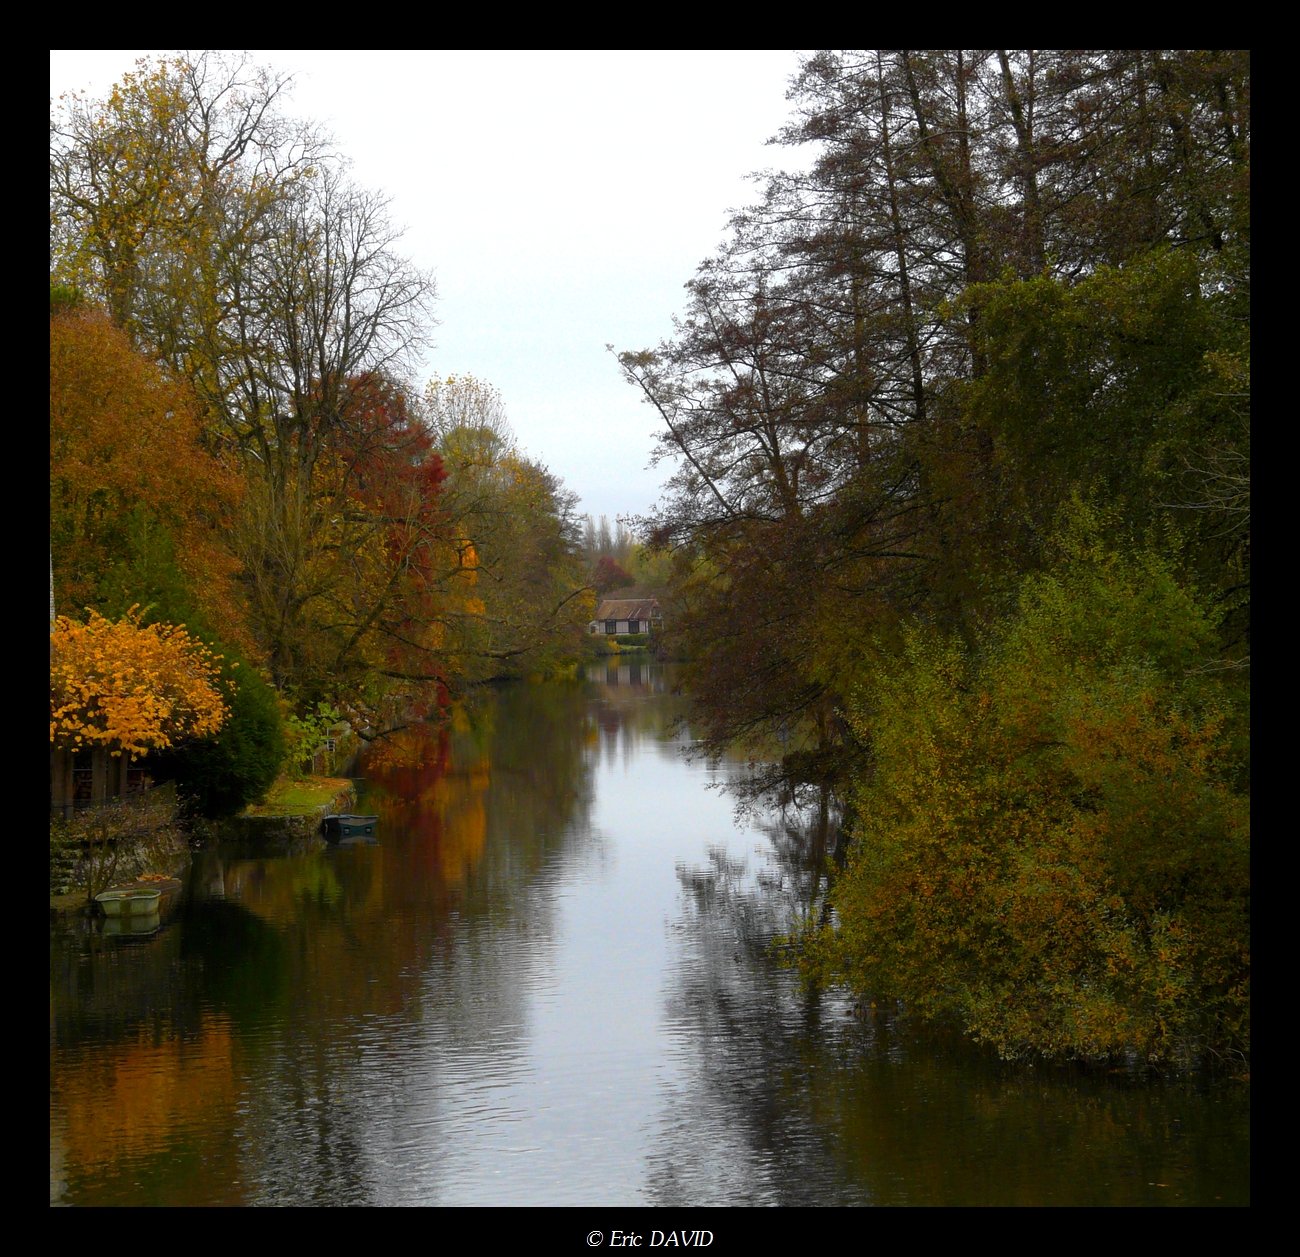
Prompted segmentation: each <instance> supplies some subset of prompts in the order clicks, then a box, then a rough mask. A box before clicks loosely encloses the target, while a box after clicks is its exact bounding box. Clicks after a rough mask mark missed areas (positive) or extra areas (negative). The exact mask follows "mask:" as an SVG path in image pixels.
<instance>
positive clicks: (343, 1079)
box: [51, 662, 1248, 1205]
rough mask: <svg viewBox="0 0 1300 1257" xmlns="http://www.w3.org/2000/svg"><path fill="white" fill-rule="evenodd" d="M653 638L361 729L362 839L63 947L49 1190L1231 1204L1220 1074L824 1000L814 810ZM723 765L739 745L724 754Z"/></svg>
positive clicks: (477, 1199) (257, 868) (253, 857)
mask: <svg viewBox="0 0 1300 1257" xmlns="http://www.w3.org/2000/svg"><path fill="white" fill-rule="evenodd" d="M670 689H671V687H670V685H669V679H668V677H667V676H666V675H665V673H664V672H663V670H662V669H661V668H659V667H658V666H657V665H653V664H649V663H644V662H643V663H638V664H635V665H633V664H624V663H619V664H617V665H616V666H614V668H613V671H612V672H611V671H610V669H608V668H606V667H604V666H603V665H602V667H601V668H600V669H599V670H598V671H597V673H596V675H595V677H594V678H592V679H591V680H590V681H589V683H588V684H586V685H568V686H558V685H557V686H531V687H529V686H518V687H512V688H510V689H508V690H503V691H500V692H495V693H492V694H488V695H485V697H484V700H483V701H482V702H481V703H480V704H478V705H477V707H476V708H474V709H471V710H466V711H464V712H462V713H459V714H458V716H457V717H456V719H455V720H454V721H453V722H452V723H451V724H450V725H449V726H448V727H446V728H442V729H432V728H422V729H418V730H410V731H408V732H407V733H406V734H405V735H404V736H403V737H401V738H399V739H396V740H394V741H393V742H391V743H389V744H387V745H385V746H383V747H381V748H376V750H375V751H374V752H373V753H372V754H371V755H370V757H369V758H368V759H367V762H366V765H365V771H366V774H367V789H366V793H365V795H364V798H363V800H362V810H364V811H366V812H374V813H375V814H377V815H378V816H379V817H380V823H379V826H378V830H377V839H378V841H377V843H358V844H354V845H346V846H345V845H342V844H340V845H338V846H336V847H332V848H327V847H317V848H315V849H313V850H309V851H298V852H294V853H290V854H285V855H279V856H276V855H271V854H267V853H260V854H259V853H256V852H251V851H247V850H237V849H233V848H232V849H226V850H222V851H215V852H206V853H203V854H202V855H201V856H199V857H196V860H195V864H194V868H193V870H192V873H191V876H190V877H189V878H188V879H187V896H188V898H187V902H186V903H185V904H184V906H183V911H182V912H181V913H180V914H179V915H178V916H177V917H175V918H174V919H172V920H170V921H167V922H164V924H163V925H162V928H161V929H160V930H159V931H158V933H157V934H156V935H154V936H153V937H152V938H151V939H149V940H148V941H145V942H136V943H130V942H124V941H123V940H117V939H108V938H104V937H102V936H100V935H97V934H95V933H93V932H91V931H87V930H84V929H82V928H74V929H71V930H67V931H56V932H55V933H54V934H53V935H52V948H51V1010H52V1019H51V1198H52V1200H57V1201H59V1202H62V1203H71V1204H287V1203H302V1204H317V1203H318V1204H371V1205H375V1204H584V1203H586V1204H591V1203H598V1204H635V1203H654V1204H707V1203H726V1204H749V1203H752V1204H803V1203H819V1204H849V1203H852V1204H864V1203H880V1204H911V1203H989V1204H991V1203H1036V1204H1042V1203H1067V1202H1068V1203H1170V1204H1173V1203H1179V1204H1183V1203H1214V1202H1215V1201H1216V1200H1223V1201H1225V1202H1234V1203H1240V1202H1243V1201H1244V1200H1246V1199H1247V1196H1246V1192H1247V1188H1246V1183H1247V1179H1248V1167H1247V1165H1246V1152H1245V1149H1246V1146H1247V1138H1248V1126H1247V1117H1246V1107H1245V1101H1244V1098H1243V1097H1241V1096H1240V1095H1239V1094H1238V1093H1236V1092H1231V1091H1230V1092H1208V1093H1205V1094H1201V1093H1197V1092H1196V1091H1195V1090H1194V1089H1191V1088H1181V1087H1178V1086H1174V1085H1169V1086H1165V1087H1160V1086H1155V1087H1152V1086H1147V1085H1142V1086H1132V1085H1128V1084H1125V1083H1124V1081H1123V1080H1115V1079H1108V1078H1100V1079H1098V1078H1087V1077H1084V1078H1079V1077H1075V1076H1074V1075H1070V1074H1056V1073H1049V1074H1043V1073H1024V1072H1023V1071H1012V1070H1006V1069H1003V1068H1000V1067H998V1066H996V1065H994V1064H990V1063H989V1062H986V1061H984V1060H983V1059H982V1058H979V1057H972V1055H971V1054H970V1053H965V1052H961V1051H958V1050H955V1049H954V1048H952V1047H951V1045H946V1044H941V1043H934V1042H923V1041H919V1040H917V1039H916V1038H915V1037H910V1036H909V1035H907V1034H905V1033H904V1032H903V1031H902V1030H901V1029H900V1027H899V1026H898V1025H897V1024H896V1022H895V1021H894V1020H893V1017H892V1013H890V1012H889V1011H888V1010H878V1011H877V1012H875V1013H873V1012H872V1011H871V1010H866V1013H865V1015H864V1016H855V1015H854V1013H855V1010H854V1009H853V1007H852V1005H851V1003H850V1002H849V1001H847V1000H846V999H843V998H840V997H836V996H824V997H820V998H817V997H813V996H811V995H808V994H807V993H805V992H803V991H801V990H800V988H799V986H798V983H797V981H796V980H795V978H794V976H793V974H792V973H791V972H790V971H788V970H786V969H783V968H782V967H781V966H780V964H779V963H778V960H777V959H776V958H775V957H774V956H773V954H772V951H771V949H770V947H769V942H770V940H771V939H772V937H773V936H774V935H778V934H781V933H783V932H786V931H788V930H789V929H790V928H791V926H792V925H793V923H794V922H795V921H796V920H798V919H800V918H801V917H802V916H804V915H806V914H807V913H809V912H815V911H818V910H819V907H820V903H821V890H822V884H823V882H822V879H823V873H824V868H825V863H826V860H827V858H828V857H829V855H830V854H831V853H832V849H833V841H834V825H833V816H831V815H830V814H829V812H828V811H827V810H826V809H819V808H817V807H814V808H812V809H811V810H810V811H808V812H805V813H796V812H794V811H787V812H786V813H784V814H773V815H767V816H763V817H759V818H753V819H751V820H749V821H746V822H745V823H743V824H742V825H740V826H737V825H736V823H735V822H734V819H733V808H732V803H731V800H730V799H729V798H728V797H727V796H726V794H725V793H723V792H722V791H720V790H719V789H717V788H715V787H717V786H719V785H721V784H724V783H725V779H726V772H727V769H726V768H725V767H724V768H723V769H721V770H719V771H717V772H714V771H711V770H710V769H708V768H707V766H705V765H703V764H700V763H690V762H688V761H686V760H685V759H684V758H683V756H682V754H681V752H682V750H683V749H684V748H686V747H688V746H689V745H690V742H691V737H690V732H689V729H686V728H677V730H676V731H675V732H674V731H673V729H674V726H673V723H672V721H673V718H674V717H675V716H677V715H679V714H680V713H679V710H678V707H677V700H676V699H675V698H674V697H673V696H672V694H671V692H670ZM734 770H735V771H740V766H738V765H737V766H734Z"/></svg>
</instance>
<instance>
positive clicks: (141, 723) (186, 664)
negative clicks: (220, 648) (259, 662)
mask: <svg viewBox="0 0 1300 1257" xmlns="http://www.w3.org/2000/svg"><path fill="white" fill-rule="evenodd" d="M89 616H90V618H89V620H88V621H87V622H86V623H85V624H79V623H77V622H76V621H75V620H71V619H69V618H68V617H66V616H59V617H58V619H57V620H56V621H55V623H54V628H53V630H52V631H51V633H50V743H51V745H52V746H54V747H55V748H56V749H61V750H68V751H78V750H81V749H83V748H92V749H93V748H102V749H105V750H107V751H108V752H109V754H110V755H114V756H121V755H128V756H130V757H131V758H132V759H135V758H137V757H138V756H141V755H144V754H146V753H147V752H148V751H151V750H157V749H160V748H162V747H167V746H172V745H174V744H175V743H177V742H179V741H182V740H184V739H187V738H202V737H207V736H208V735H209V734H213V733H216V732H217V730H218V729H220V728H221V726H222V725H223V724H224V723H225V720H226V717H227V716H228V714H229V712H228V709H227V707H226V705H225V702H224V701H223V699H222V696H221V691H220V690H219V689H218V687H217V677H218V658H219V656H214V655H213V654H212V652H211V651H209V650H208V649H207V647H206V646H204V645H203V644H202V642H199V641H197V640H195V639H194V638H193V637H191V636H190V635H189V634H188V633H187V632H186V631H185V628H184V626H183V625H177V624H150V625H142V624H141V623H140V612H139V610H138V609H137V608H132V609H131V611H130V612H128V613H127V616H126V618H125V619H122V620H118V621H113V620H107V619H105V618H104V617H103V616H101V615H99V614H97V613H96V612H94V611H91V612H90V613H89Z"/></svg>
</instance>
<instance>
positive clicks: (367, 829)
mask: <svg viewBox="0 0 1300 1257" xmlns="http://www.w3.org/2000/svg"><path fill="white" fill-rule="evenodd" d="M378 822H379V817H377V816H355V815H353V814H352V813H350V812H340V813H334V814H331V815H329V816H327V817H325V818H324V819H323V820H322V821H321V823H320V828H321V833H323V834H324V835H325V837H326V838H327V839H330V840H332V841H337V840H338V839H340V838H369V837H370V836H371V835H372V834H373V833H374V832H375V825H376V824H377V823H378Z"/></svg>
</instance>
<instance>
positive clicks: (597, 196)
mask: <svg viewBox="0 0 1300 1257" xmlns="http://www.w3.org/2000/svg"><path fill="white" fill-rule="evenodd" d="M146 55H150V56H152V55H159V54H157V53H154V52H150V51H148V50H145V51H138V50H127V51H123V50H116V51H104V50H99V51H67V50H51V52H50V95H51V97H57V96H58V95H59V94H60V93H62V92H64V91H68V90H85V91H88V92H90V94H91V95H92V96H95V97H98V96H103V95H104V94H105V93H106V92H107V90H108V88H109V87H111V86H112V84H113V83H114V82H115V81H116V80H117V79H118V78H119V77H120V76H121V75H122V73H123V72H124V71H126V70H129V69H130V68H131V67H132V65H133V63H134V61H135V59H136V58H137V57H141V56H146ZM252 56H253V59H254V60H256V61H257V62H259V63H262V64H266V65H270V66H272V67H273V68H275V69H277V70H281V71H286V72H289V73H292V74H293V75H294V76H295V85H294V88H293V91H292V93H291V94H290V96H289V98H288V104H287V111H288V112H290V113H292V114H294V115H296V116H299V117H302V118H307V119H311V120H313V121H315V122H318V123H320V124H322V125H323V126H324V127H326V128H327V129H328V130H329V131H331V132H332V133H333V135H334V137H335V139H336V140H337V141H338V146H339V149H340V151H341V152H342V153H344V154H346V155H347V156H349V157H350V158H351V159H352V161H353V173H354V175H355V178H356V180H357V182H358V183H359V184H361V185H362V186H364V187H367V188H371V189H376V190H380V191H383V192H385V193H387V194H388V195H389V196H390V197H391V198H392V207H391V211H392V216H393V219H394V221H395V222H396V223H398V224H401V225H404V226H405V227H406V229H407V233H406V236H405V238H404V242H403V243H404V246H405V252H406V254H407V256H409V257H410V258H411V259H412V260H413V261H414V262H415V263H416V264H417V265H419V266H421V267H423V268H427V269H429V270H432V271H433V272H434V274H435V275H436V277H437V282H438V290H439V299H438V307H437V314H438V318H439V320H440V325H439V327H438V328H437V329H436V331H435V333H434V339H435V346H434V348H433V349H432V350H431V351H430V352H429V354H428V355H427V356H426V361H425V366H424V369H423V370H422V372H421V378H420V379H419V380H418V381H417V382H418V384H419V385H420V387H421V388H422V387H423V384H424V383H425V381H426V380H427V379H428V378H429V377H430V376H432V375H449V374H466V373H468V374H472V375H475V376H478V377H479V378H480V379H483V380H486V381H487V382H489V383H491V384H493V385H494V386H495V387H496V388H497V389H498V391H499V392H500V393H501V395H502V397H503V399H504V401H505V404H506V411H507V413H508V415H509V417H510V421H511V424H512V426H513V427H514V429H515V432H516V434H517V436H518V438H519V442H520V445H521V446H522V447H523V449H524V451H525V452H526V453H527V454H528V455H529V456H531V457H533V458H535V459H537V460H539V461H540V462H543V463H545V464H546V465H547V466H548V467H549V468H550V469H551V471H552V472H553V473H555V474H556V475H558V476H559V477H561V479H562V480H563V481H564V483H565V485H566V487H567V488H569V489H572V490H574V491H575V492H577V493H578V494H579V496H580V498H581V505H580V507H579V509H580V510H581V511H584V512H589V513H591V514H592V515H594V516H596V517H597V518H599V516H600V515H602V514H605V515H608V516H609V517H610V521H611V523H612V522H613V520H614V519H615V517H617V516H619V515H629V514H638V513H641V512H644V511H646V510H648V509H649V508H650V507H651V506H652V505H653V503H654V501H655V499H656V498H657V496H658V491H659V486H660V484H661V482H662V480H663V479H664V478H665V477H666V475H667V474H668V468H667V467H666V466H665V467H662V468H660V469H659V470H658V471H650V470H649V469H648V468H647V463H648V461H649V458H650V453H651V448H652V444H653V437H654V434H655V431H656V417H655V415H654V412H653V411H652V410H651V409H650V408H649V407H648V406H646V405H644V404H642V403H641V402H640V401H639V400H638V396H637V394H636V393H635V392H634V390H633V389H632V388H631V387H630V386H629V385H627V384H625V383H624V382H623V380H622V378H621V376H620V375H619V372H618V368H617V364H616V362H615V361H614V359H613V357H612V356H611V355H610V354H609V353H607V352H606V351H605V345H606V344H607V343H611V344H613V345H614V346H615V348H616V349H619V350H622V349H643V348H647V347H650V346H653V345H654V344H656V343H657V342H658V341H659V340H661V339H663V338H665V337H667V336H669V335H671V332H672V316H673V315H674V314H679V313H681V312H682V311H683V309H684V305H685V293H684V292H683V288H682V286H683V285H684V284H685V283H686V281H687V280H689V279H690V278H691V277H692V275H693V274H694V272H695V268H696V267H697V266H698V265H699V263H700V262H701V261H702V260H703V259H704V258H705V257H706V256H708V255H709V254H710V253H712V252H713V251H714V250H715V249H716V248H717V246H718V244H719V243H720V241H721V240H722V238H723V236H724V234H725V229H726V224H727V219H728V211H729V210H731V209H736V208H740V207H741V206H743V205H747V204H749V203H751V202H752V201H753V200H755V199H756V197H757V194H758V192H757V189H756V188H755V187H754V185H753V184H751V183H750V182H749V179H748V176H749V175H750V174H752V173H753V172H756V171H760V170H763V169H766V168H769V167H788V166H790V165H792V164H793V162H794V161H795V160H796V155H795V153H794V151H793V150H789V149H784V148H780V147H770V148H769V147H766V145H765V142H766V141H767V139H768V138H769V137H771V136H772V135H774V134H775V133H776V131H777V130H778V129H779V127H780V126H781V125H782V124H783V123H784V122H785V121H786V118H787V109H788V107H787V104H786V101H785V88H786V85H787V82H788V80H789V78H790V76H791V75H792V74H793V73H794V72H795V70H796V68H797V63H798V58H797V56H796V54H795V53H794V52H790V51H748V52H745V51H741V52H727V51H696V52H674V51H649V52H644V51H643V52H636V51H631V52H628V51H612V52H611V51H605V52H601V51H596V52H564V51H537V52H529V51H515V52H501V51H451V52H447V51H370V50H362V51H346V50H344V51H337V50H336V51H319V50H318V51H303V50H269V51H257V50H254V51H253V53H252Z"/></svg>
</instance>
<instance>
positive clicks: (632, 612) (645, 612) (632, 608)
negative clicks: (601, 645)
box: [593, 598, 660, 620]
mask: <svg viewBox="0 0 1300 1257" xmlns="http://www.w3.org/2000/svg"><path fill="white" fill-rule="evenodd" d="M659 616H660V611H659V599H658V598H606V599H605V600H604V601H603V602H602V603H601V604H600V605H599V606H598V607H597V608H596V614H595V616H594V617H593V618H594V619H597V620H657V619H658V618H659Z"/></svg>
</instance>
